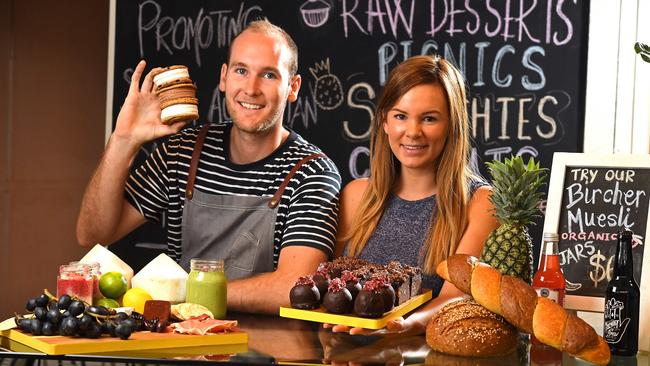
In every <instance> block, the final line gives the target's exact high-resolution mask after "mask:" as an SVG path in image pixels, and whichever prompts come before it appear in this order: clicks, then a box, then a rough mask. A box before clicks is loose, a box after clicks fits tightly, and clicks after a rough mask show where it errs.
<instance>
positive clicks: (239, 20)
mask: <svg viewBox="0 0 650 366" xmlns="http://www.w3.org/2000/svg"><path fill="white" fill-rule="evenodd" d="M138 8H139V11H138V31H137V34H138V42H139V45H140V58H145V56H146V54H145V42H146V41H148V40H149V39H147V38H146V37H153V40H154V43H155V52H161V51H166V52H167V53H169V54H170V55H172V54H174V53H175V52H177V51H181V50H183V51H192V50H193V51H194V59H195V61H196V63H197V64H198V65H201V55H202V51H203V50H206V49H208V48H210V47H211V46H212V45H213V42H214V40H215V37H216V41H217V47H225V46H227V45H228V44H229V43H230V40H231V39H232V38H233V37H234V36H235V35H236V34H237V33H239V32H240V31H241V30H242V29H243V28H244V26H245V25H246V24H248V22H249V21H250V19H254V18H255V17H256V16H259V15H260V12H261V11H262V8H261V7H259V6H252V7H250V8H244V3H241V5H240V7H239V12H238V13H237V14H236V15H235V16H234V17H231V16H230V14H231V13H232V10H214V11H206V10H204V9H203V8H200V9H199V10H198V12H197V13H196V16H194V17H190V16H170V15H163V11H164V9H163V7H162V6H161V5H160V4H159V3H158V2H156V1H153V0H148V1H143V2H142V3H140V5H139V7H138ZM215 33H216V36H215Z"/></svg>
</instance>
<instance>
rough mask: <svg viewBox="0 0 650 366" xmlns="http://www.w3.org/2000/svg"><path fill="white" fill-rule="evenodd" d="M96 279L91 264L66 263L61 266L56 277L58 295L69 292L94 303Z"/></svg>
mask: <svg viewBox="0 0 650 366" xmlns="http://www.w3.org/2000/svg"><path fill="white" fill-rule="evenodd" d="M94 282H95V279H94V276H93V274H92V272H91V268H90V266H89V265H87V264H84V263H72V264H64V265H62V266H61V267H59V275H58V276H57V279H56V296H57V297H61V296H63V295H64V294H68V295H70V296H72V297H76V298H78V299H79V300H82V301H85V302H86V303H88V304H92V303H93V292H94V287H95V284H94Z"/></svg>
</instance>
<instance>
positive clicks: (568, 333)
mask: <svg viewBox="0 0 650 366" xmlns="http://www.w3.org/2000/svg"><path fill="white" fill-rule="evenodd" d="M436 272H437V273H438V275H439V276H440V277H442V278H444V279H445V280H446V281H449V282H451V283H452V284H454V285H455V286H456V287H458V289H459V290H461V291H462V292H464V293H466V294H469V295H472V297H474V300H476V302H477V303H479V304H481V305H483V306H485V307H486V308H487V309H488V310H490V311H492V312H494V313H496V314H499V315H501V316H502V317H504V318H505V319H506V320H507V321H508V322H509V323H510V324H512V325H514V326H515V327H517V328H518V329H520V330H521V331H523V332H526V333H530V334H532V335H534V336H535V337H536V338H537V339H538V340H539V341H540V342H542V343H544V344H547V345H549V346H551V347H553V348H556V349H558V350H560V351H563V352H567V353H568V354H570V355H572V356H574V357H577V358H580V359H583V360H585V361H589V362H592V363H594V364H597V365H606V364H608V363H609V359H610V351H609V346H608V345H607V343H606V342H605V340H604V339H603V338H602V337H600V336H598V334H596V331H595V330H594V329H593V328H592V327H591V326H590V325H589V324H587V323H586V322H585V321H584V320H582V319H580V318H578V317H577V316H575V315H573V314H568V313H567V312H566V311H565V310H564V308H563V307H562V306H560V305H558V304H556V303H554V302H553V301H551V300H549V299H547V298H544V297H538V296H537V293H536V292H535V290H534V289H533V288H532V287H531V286H529V285H528V284H526V283H525V282H524V281H522V280H520V279H518V278H516V277H512V276H507V275H502V274H501V272H499V270H497V269H495V268H493V267H491V266H489V265H487V264H485V263H481V262H479V260H478V259H477V258H475V257H472V256H469V255H465V254H455V255H452V256H450V257H449V258H447V260H445V261H443V262H441V263H440V264H439V265H438V268H436Z"/></svg>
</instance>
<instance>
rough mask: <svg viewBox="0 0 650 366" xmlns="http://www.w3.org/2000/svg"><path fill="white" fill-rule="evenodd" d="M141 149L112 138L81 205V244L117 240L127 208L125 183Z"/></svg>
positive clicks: (78, 230)
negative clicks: (124, 208)
mask: <svg viewBox="0 0 650 366" xmlns="http://www.w3.org/2000/svg"><path fill="white" fill-rule="evenodd" d="M137 149H138V148H137V147H134V146H131V145H130V144H129V143H127V142H125V141H123V140H120V139H116V138H115V137H114V136H112V137H111V139H110V141H109V143H108V146H107V147H106V151H105V152H104V155H103V156H102V159H101V161H100V163H99V166H98V167H97V170H96V171H95V173H94V174H93V177H92V178H91V180H90V183H89V184H88V186H87V187H86V191H85V193H84V197H83V200H82V202H81V210H80V212H79V219H78V220H77V240H78V241H79V244H81V245H92V244H94V243H98V242H99V243H108V241H110V240H111V239H113V237H114V235H115V230H116V228H117V226H118V223H119V220H120V216H121V214H122V209H123V207H122V206H123V205H124V183H125V181H126V178H127V177H128V174H129V167H130V165H131V163H132V161H133V158H134V157H135V154H136V153H137Z"/></svg>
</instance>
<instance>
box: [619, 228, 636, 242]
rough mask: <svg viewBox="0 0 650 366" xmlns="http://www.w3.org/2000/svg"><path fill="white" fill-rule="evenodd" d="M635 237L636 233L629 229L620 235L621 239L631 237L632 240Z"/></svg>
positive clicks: (622, 231)
mask: <svg viewBox="0 0 650 366" xmlns="http://www.w3.org/2000/svg"><path fill="white" fill-rule="evenodd" d="M633 235H634V232H632V230H630V229H628V228H625V229H623V230H621V232H620V233H618V236H619V238H622V237H629V238H630V239H632V236H633Z"/></svg>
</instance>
